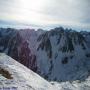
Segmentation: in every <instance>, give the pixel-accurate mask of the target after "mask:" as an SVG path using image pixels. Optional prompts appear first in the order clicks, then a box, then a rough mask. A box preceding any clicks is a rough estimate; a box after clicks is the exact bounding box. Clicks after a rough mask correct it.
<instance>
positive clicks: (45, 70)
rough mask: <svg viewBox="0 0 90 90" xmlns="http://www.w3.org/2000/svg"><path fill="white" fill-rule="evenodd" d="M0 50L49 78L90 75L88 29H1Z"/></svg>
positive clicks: (62, 78)
mask: <svg viewBox="0 0 90 90" xmlns="http://www.w3.org/2000/svg"><path fill="white" fill-rule="evenodd" d="M0 51H1V52H5V53H6V54H7V55H9V56H11V57H12V58H14V59H15V60H17V61H18V62H20V63H22V64H23V65H25V66H27V67H28V68H30V69H32V70H33V71H34V72H36V73H38V74H39V75H41V76H42V77H44V78H45V79H47V80H50V81H60V82H62V81H74V80H82V79H86V77H88V76H89V73H88V72H90V34H89V32H87V33H86V32H76V31H73V30H71V29H70V30H67V29H64V28H62V27H59V28H55V29H52V30H50V31H42V30H39V31H35V30H33V29H25V30H15V29H10V28H8V29H2V28H1V29H0ZM84 73H87V74H85V75H84ZM76 74H77V77H76Z"/></svg>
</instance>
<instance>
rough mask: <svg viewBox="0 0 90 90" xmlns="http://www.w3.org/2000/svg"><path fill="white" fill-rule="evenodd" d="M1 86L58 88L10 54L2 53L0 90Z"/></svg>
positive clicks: (40, 89)
mask: <svg viewBox="0 0 90 90" xmlns="http://www.w3.org/2000/svg"><path fill="white" fill-rule="evenodd" d="M4 70H5V71H4ZM10 77H11V78H10ZM1 88H2V89H3V88H13V89H10V90H58V89H56V88H55V87H54V86H53V85H51V84H50V83H49V82H47V81H46V80H44V79H43V78H41V77H40V76H39V75H37V74H35V73H34V72H33V71H31V70H29V69H28V68H26V67H25V66H23V65H21V64H20V63H18V62H16V61H15V60H14V59H12V58H10V57H9V56H7V55H5V54H1V53H0V90H1ZM15 88H16V89H15ZM5 90H6V89H5ZM8 90H9V89H8Z"/></svg>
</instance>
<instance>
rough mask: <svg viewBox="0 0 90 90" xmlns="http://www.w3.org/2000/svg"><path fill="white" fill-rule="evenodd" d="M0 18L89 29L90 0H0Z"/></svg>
mask: <svg viewBox="0 0 90 90" xmlns="http://www.w3.org/2000/svg"><path fill="white" fill-rule="evenodd" d="M0 20H1V21H8V22H12V23H15V22H18V23H23V24H28V25H29V24H35V25H42V26H43V25H56V24H58V25H59V24H60V25H71V26H79V27H83V28H88V29H90V0H0Z"/></svg>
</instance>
